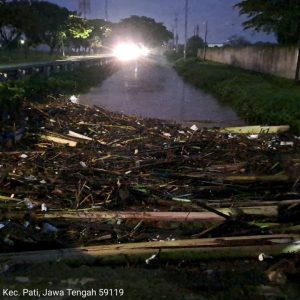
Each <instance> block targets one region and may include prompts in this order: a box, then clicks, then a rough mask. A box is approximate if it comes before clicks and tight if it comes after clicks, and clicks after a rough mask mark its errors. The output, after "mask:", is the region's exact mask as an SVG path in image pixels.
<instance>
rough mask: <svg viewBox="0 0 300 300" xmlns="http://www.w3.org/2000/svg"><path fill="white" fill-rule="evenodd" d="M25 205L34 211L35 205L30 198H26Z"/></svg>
mask: <svg viewBox="0 0 300 300" xmlns="http://www.w3.org/2000/svg"><path fill="white" fill-rule="evenodd" d="M24 203H25V205H26V206H27V208H28V209H33V204H32V202H31V201H30V199H29V198H25V199H24Z"/></svg>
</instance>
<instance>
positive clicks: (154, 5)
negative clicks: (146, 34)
mask: <svg viewBox="0 0 300 300" xmlns="http://www.w3.org/2000/svg"><path fill="white" fill-rule="evenodd" d="M49 1H51V2H54V3H57V4H59V5H61V6H65V7H67V8H69V9H71V10H78V0H49ZM108 1H109V12H108V14H109V20H110V21H112V22H117V21H119V20H120V19H123V18H126V17H129V16H131V15H139V16H147V17H151V18H154V19H155V20H156V21H159V22H163V23H164V24H165V25H166V26H167V27H168V29H169V30H172V26H174V18H175V14H176V13H177V14H178V17H179V36H180V40H181V41H182V40H183V27H184V3H185V1H184V0H108ZM104 2H105V1H104V0H91V13H90V14H89V15H88V18H102V19H104ZM237 2H239V1H238V0H190V11H189V14H190V21H189V36H192V35H193V30H194V26H195V25H197V24H199V25H200V36H202V37H203V36H204V27H205V26H204V22H205V21H208V26H209V32H208V42H209V43H223V42H224V41H226V40H227V39H228V37H229V36H231V35H233V34H238V35H243V36H245V37H246V38H247V39H248V40H250V41H252V42H256V41H275V40H274V37H273V36H268V35H266V34H263V33H255V32H253V31H251V30H248V31H244V30H243V28H242V25H241V24H242V22H243V20H244V19H243V18H242V17H240V16H239V13H238V10H237V9H233V8H232V7H233V5H234V4H235V3H237Z"/></svg>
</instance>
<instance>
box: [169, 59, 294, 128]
mask: <svg viewBox="0 0 300 300" xmlns="http://www.w3.org/2000/svg"><path fill="white" fill-rule="evenodd" d="M173 66H174V68H175V69H176V71H177V72H178V74H180V75H181V76H182V77H183V78H184V79H185V80H186V81H187V82H189V83H190V84H192V85H194V86H196V87H197V88H201V89H202V90H204V91H207V92H210V93H212V94H213V95H214V96H216V97H217V99H219V100H220V101H221V102H223V103H225V104H229V105H230V106H231V107H232V108H233V109H235V111H236V112H237V113H238V115H239V116H240V117H241V118H243V119H244V120H246V121H247V122H248V123H249V124H264V125H265V124H267V125H278V124H288V125H290V126H291V128H292V131H293V132H294V133H297V134H299V133H300V86H299V85H298V84H296V83H295V82H294V81H291V80H287V79H283V78H279V77H274V76H270V75H265V74H260V73H255V72H250V71H246V70H242V69H238V68H234V67H232V66H228V65H223V64H218V63H212V62H203V61H199V60H198V59H195V58H190V59H187V60H183V59H179V60H177V61H175V62H173Z"/></svg>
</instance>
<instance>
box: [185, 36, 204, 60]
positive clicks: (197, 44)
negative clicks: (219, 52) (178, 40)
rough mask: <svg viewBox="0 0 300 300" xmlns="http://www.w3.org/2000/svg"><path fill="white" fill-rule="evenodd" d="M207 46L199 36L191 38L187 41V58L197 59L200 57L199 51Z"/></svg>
mask: <svg viewBox="0 0 300 300" xmlns="http://www.w3.org/2000/svg"><path fill="white" fill-rule="evenodd" d="M204 46H205V43H204V41H203V39H202V38H201V37H199V36H197V35H194V36H192V37H191V38H189V40H188V41H187V45H186V48H187V56H189V57H197V55H198V50H199V49H200V48H203V47H204Z"/></svg>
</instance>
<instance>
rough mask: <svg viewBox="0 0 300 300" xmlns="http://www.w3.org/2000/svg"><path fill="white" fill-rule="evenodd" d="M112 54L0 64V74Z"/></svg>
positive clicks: (106, 56)
mask: <svg viewBox="0 0 300 300" xmlns="http://www.w3.org/2000/svg"><path fill="white" fill-rule="evenodd" d="M110 57H112V54H99V55H80V56H67V57H66V58H64V59H57V60H55V59H51V57H50V56H49V60H45V61H38V62H36V61H32V62H20V63H9V64H0V72H5V71H10V70H15V69H22V68H29V67H41V66H44V65H45V64H52V63H53V64H55V63H64V62H78V61H87V60H93V59H99V58H110Z"/></svg>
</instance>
